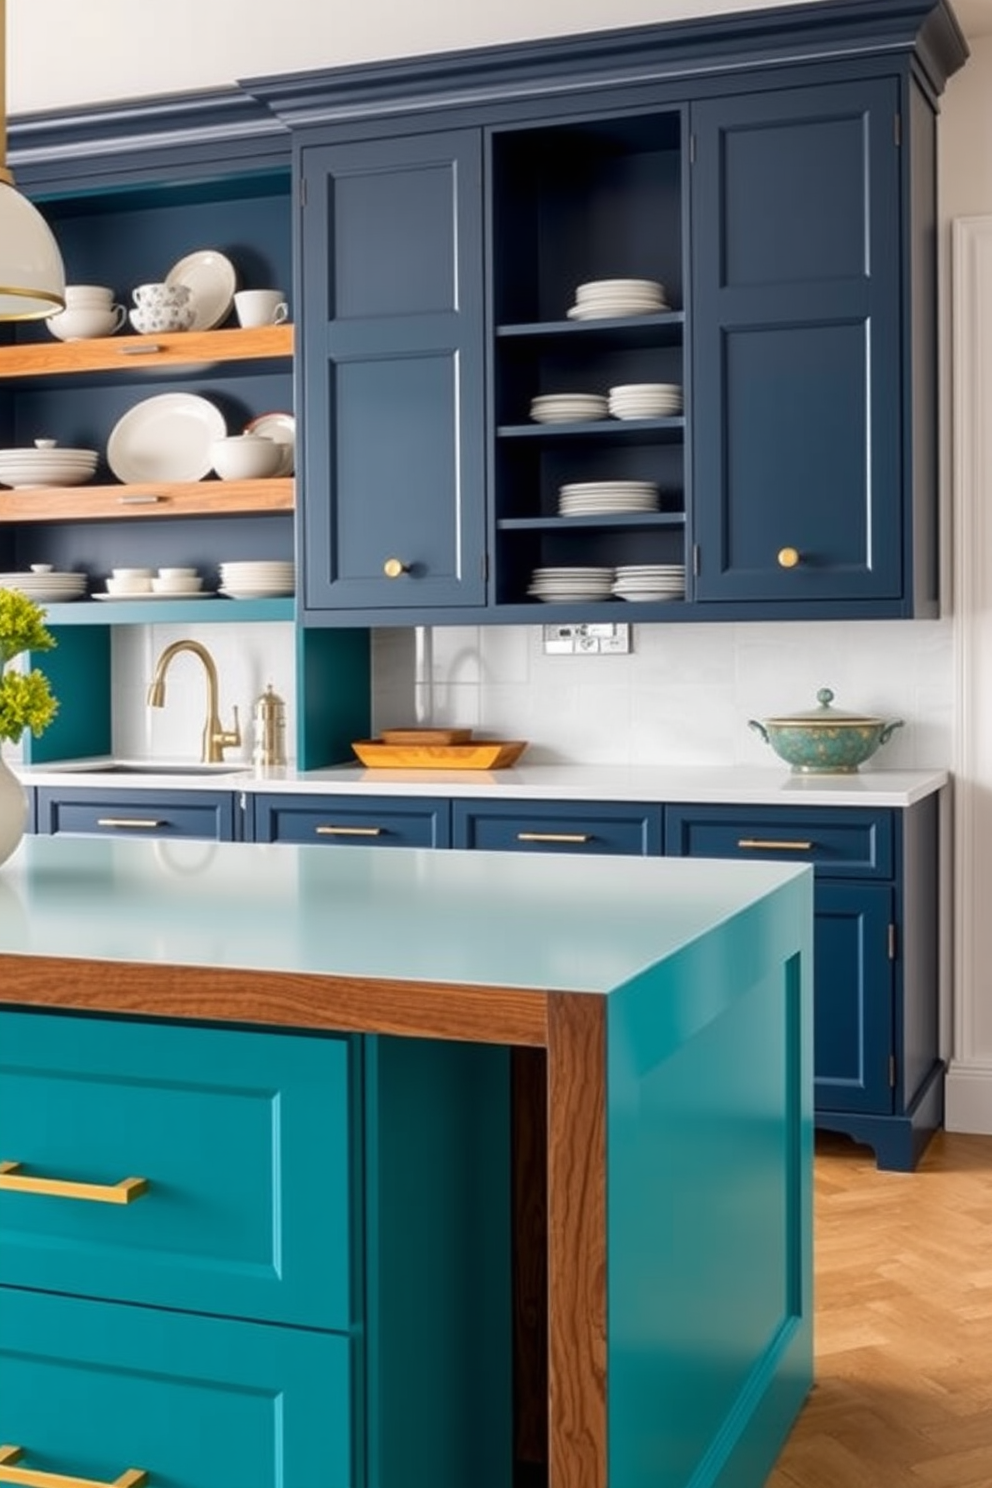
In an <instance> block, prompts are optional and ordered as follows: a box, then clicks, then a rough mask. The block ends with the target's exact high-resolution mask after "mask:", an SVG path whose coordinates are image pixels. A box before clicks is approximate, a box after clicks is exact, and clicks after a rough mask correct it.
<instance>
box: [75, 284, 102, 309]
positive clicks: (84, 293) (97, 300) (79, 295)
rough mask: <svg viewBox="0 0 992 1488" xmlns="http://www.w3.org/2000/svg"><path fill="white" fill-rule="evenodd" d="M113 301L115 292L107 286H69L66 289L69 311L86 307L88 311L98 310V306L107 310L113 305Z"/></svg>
mask: <svg viewBox="0 0 992 1488" xmlns="http://www.w3.org/2000/svg"><path fill="white" fill-rule="evenodd" d="M113 299H114V291H113V290H112V289H110V288H109V286H107V285H106V284H67V285H66V287H65V303H66V308H67V309H68V308H70V307H71V308H72V309H76V308H77V307H82V306H84V305H85V306H86V308H87V309H96V308H97V307H98V306H102V307H103V308H104V309H106V308H107V307H108V306H109V305H111V304H113Z"/></svg>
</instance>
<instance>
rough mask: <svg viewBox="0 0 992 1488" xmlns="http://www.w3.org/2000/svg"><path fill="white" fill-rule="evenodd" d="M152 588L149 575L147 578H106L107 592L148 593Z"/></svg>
mask: <svg viewBox="0 0 992 1488" xmlns="http://www.w3.org/2000/svg"><path fill="white" fill-rule="evenodd" d="M151 588H152V581H151V577H150V576H149V577H148V578H144V579H143V578H138V577H134V578H126V579H120V578H116V579H115V578H109V579H108V580H107V593H108V594H150V593H151Z"/></svg>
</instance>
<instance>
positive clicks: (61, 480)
mask: <svg viewBox="0 0 992 1488" xmlns="http://www.w3.org/2000/svg"><path fill="white" fill-rule="evenodd" d="M98 459H99V454H98V452H97V451H96V450H88V449H54V448H48V449H39V448H38V446H37V445H35V446H34V447H33V448H32V449H7V450H0V485H3V486H13V488H14V489H15V490H17V491H20V490H29V489H30V488H31V487H32V486H81V485H84V484H85V482H86V481H90V480H92V479H93V476H94V475H95V474H96V462H97V460H98Z"/></svg>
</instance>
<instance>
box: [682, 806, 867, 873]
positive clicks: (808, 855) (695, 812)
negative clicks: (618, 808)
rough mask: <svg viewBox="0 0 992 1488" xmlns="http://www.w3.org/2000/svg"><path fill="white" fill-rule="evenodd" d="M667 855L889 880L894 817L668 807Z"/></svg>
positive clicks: (839, 809)
mask: <svg viewBox="0 0 992 1488" xmlns="http://www.w3.org/2000/svg"><path fill="white" fill-rule="evenodd" d="M665 843H666V851H667V852H668V853H669V854H670V855H671V856H673V857H683V858H757V859H767V858H774V859H781V860H782V861H783V862H790V863H812V864H814V866H815V869H816V872H817V874H818V875H822V876H825V877H831V878H892V877H893V876H894V873H895V827H894V823H893V813H892V812H891V811H887V810H880V811H864V810H861V809H860V808H848V807H844V806H820V807H816V806H814V807H809V808H806V809H803V808H801V807H792V806H783V807H767V806H762V807H755V808H754V809H750V808H748V807H741V806H668V807H666V809H665Z"/></svg>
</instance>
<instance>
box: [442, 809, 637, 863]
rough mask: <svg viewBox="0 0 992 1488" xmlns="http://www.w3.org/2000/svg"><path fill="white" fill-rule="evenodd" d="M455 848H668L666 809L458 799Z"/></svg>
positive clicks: (629, 851) (617, 850) (634, 850)
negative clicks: (664, 822)
mask: <svg viewBox="0 0 992 1488" xmlns="http://www.w3.org/2000/svg"><path fill="white" fill-rule="evenodd" d="M452 810H453V822H452V836H453V843H454V846H455V847H475V848H484V849H492V850H494V851H503V852H557V853H614V854H616V853H622V854H626V855H628V856H642V857H648V856H652V855H657V854H660V853H661V851H662V809H661V807H660V806H653V805H630V804H629V803H627V802H612V801H605V802H587V801H583V802H582V803H581V805H575V804H574V803H573V802H569V801H542V802H540V803H538V804H536V805H533V806H530V805H527V804H526V803H523V802H520V801H501V802H493V803H490V802H488V801H457V800H456V801H454V802H453V803H452Z"/></svg>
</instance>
